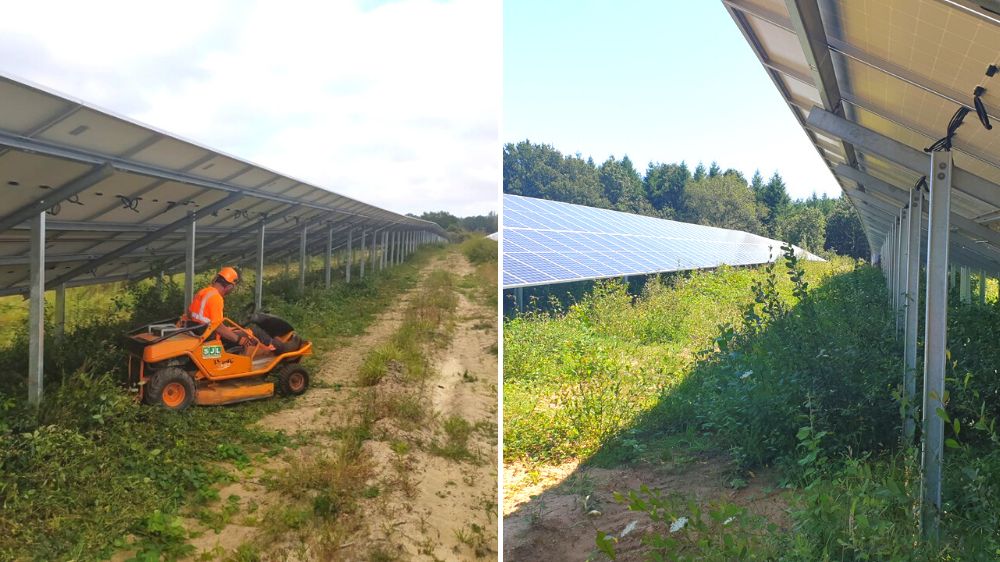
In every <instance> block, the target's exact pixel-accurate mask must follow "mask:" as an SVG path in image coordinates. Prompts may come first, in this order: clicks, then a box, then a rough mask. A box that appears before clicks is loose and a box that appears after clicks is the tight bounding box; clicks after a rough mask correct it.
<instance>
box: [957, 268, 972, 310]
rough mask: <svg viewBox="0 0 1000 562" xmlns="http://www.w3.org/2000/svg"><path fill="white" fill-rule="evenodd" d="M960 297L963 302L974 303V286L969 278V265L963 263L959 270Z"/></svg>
mask: <svg viewBox="0 0 1000 562" xmlns="http://www.w3.org/2000/svg"><path fill="white" fill-rule="evenodd" d="M958 279H959V299H960V300H961V302H962V304H972V287H971V282H970V281H971V280H970V279H969V267H968V266H966V265H963V266H962V267H961V268H959V270H958Z"/></svg>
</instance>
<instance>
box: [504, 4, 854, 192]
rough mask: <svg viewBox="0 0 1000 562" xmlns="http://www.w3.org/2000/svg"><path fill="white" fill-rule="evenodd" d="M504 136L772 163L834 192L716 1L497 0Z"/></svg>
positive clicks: (738, 164)
mask: <svg viewBox="0 0 1000 562" xmlns="http://www.w3.org/2000/svg"><path fill="white" fill-rule="evenodd" d="M503 10H504V25H503V35H504V49H503V50H504V53H503V55H504V62H503V65H504V71H503V72H504V75H503V94H504V95H503V126H502V137H503V140H504V142H517V141H521V140H524V139H529V140H531V141H532V142H535V143H545V144H551V145H553V146H554V147H555V148H557V149H558V150H560V151H561V152H562V153H564V154H575V153H581V154H582V155H583V156H584V157H587V156H593V158H594V160H595V161H597V162H598V163H599V162H601V161H603V160H605V159H606V158H607V157H608V156H609V155H612V154H613V155H614V156H616V157H618V158H621V157H622V156H624V155H626V154H627V155H628V156H629V158H631V159H632V161H633V162H634V163H635V165H636V167H637V168H639V169H640V172H642V171H644V170H645V168H646V165H647V164H648V163H649V162H650V161H657V162H679V161H681V160H685V161H687V163H688V165H689V166H690V167H691V168H692V169H694V166H695V165H696V164H697V163H698V162H699V161H702V162H704V163H705V165H706V166H708V164H709V163H710V162H711V161H712V160H716V161H718V163H719V165H720V166H722V167H723V168H724V169H725V168H736V169H738V170H740V171H742V172H743V173H744V174H745V175H746V176H747V178H748V179H749V177H750V176H751V175H752V174H753V172H754V170H755V169H760V171H761V173H762V174H763V175H764V176H765V179H766V178H767V177H770V175H771V174H772V173H773V172H774V171H775V170H777V171H778V172H779V173H780V174H781V175H782V177H783V178H784V179H785V183H786V185H787V186H788V190H789V193H790V194H791V195H792V197H793V198H804V197H808V196H810V195H811V194H812V193H813V192H814V191H815V192H816V193H819V194H823V193H827V194H829V195H830V196H831V197H837V196H839V195H840V188H839V187H838V186H837V184H836V182H835V181H834V179H833V177H832V175H831V174H830V172H829V170H828V169H827V168H826V167H825V166H824V165H823V161H822V160H821V159H820V157H819V155H818V154H817V153H816V150H815V149H814V148H813V147H812V145H811V144H810V142H809V140H808V138H807V137H806V134H805V132H803V130H802V128H801V127H800V126H799V125H798V123H797V122H796V121H795V118H794V117H793V115H792V112H791V110H789V108H788V106H787V105H786V104H785V103H784V101H782V98H781V95H780V94H779V93H778V90H777V89H776V88H775V87H774V84H773V83H772V82H771V80H770V79H769V78H768V76H767V74H766V73H765V71H764V68H763V67H762V66H761V65H760V62H759V61H758V60H757V57H756V56H754V54H753V51H752V50H751V48H750V45H749V44H747V42H746V40H745V39H744V38H743V35H742V34H741V33H740V32H739V29H738V28H737V27H736V24H735V23H734V22H733V21H732V18H730V16H729V14H728V12H726V9H725V7H724V6H723V5H722V2H721V1H719V0H697V1H681V0H660V1H619V2H610V1H576V2H570V1H565V0H559V1H555V0H549V1H545V2H537V1H536V2H531V1H527V0H505V1H504V8H503Z"/></svg>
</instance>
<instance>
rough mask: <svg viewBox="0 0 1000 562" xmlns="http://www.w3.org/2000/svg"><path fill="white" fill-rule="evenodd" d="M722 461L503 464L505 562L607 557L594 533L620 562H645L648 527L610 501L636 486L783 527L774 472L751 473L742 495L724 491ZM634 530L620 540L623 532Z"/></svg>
mask: <svg viewBox="0 0 1000 562" xmlns="http://www.w3.org/2000/svg"><path fill="white" fill-rule="evenodd" d="M729 469H730V465H729V461H728V459H726V458H725V457H724V456H720V455H708V454H698V455H695V456H694V457H693V458H690V459H688V460H686V461H685V462H683V463H681V464H672V463H668V464H661V465H649V464H641V465H636V466H631V467H622V468H615V469H604V468H581V467H580V466H579V464H578V463H576V462H571V463H566V464H563V465H559V466H549V467H531V468H528V467H525V466H523V465H521V464H518V463H508V464H505V466H504V505H503V513H504V522H503V551H504V552H503V559H504V560H505V561H518V562H522V561H523V562H531V561H544V562H551V561H552V560H566V561H573V560H605V559H606V558H605V557H604V556H603V555H602V554H600V553H599V552H598V551H597V549H596V546H595V537H596V534H597V531H598V530H600V531H604V532H605V533H608V534H611V535H614V536H616V537H618V540H619V542H618V546H617V547H616V552H617V554H618V560H644V559H645V556H644V554H643V549H642V545H641V542H640V541H641V538H642V536H643V534H645V533H647V532H649V531H651V530H653V528H654V527H653V524H652V522H651V521H650V520H649V518H648V517H647V516H645V514H642V513H635V512H631V511H629V510H628V509H627V508H626V506H624V505H622V504H619V503H617V502H615V500H614V493H615V492H619V493H627V492H628V491H629V490H638V489H639V487H640V486H641V485H646V486H649V487H650V488H652V489H659V490H661V491H663V492H664V493H665V494H670V493H678V494H681V495H683V496H685V497H689V498H693V499H695V500H696V501H699V502H707V501H711V500H717V499H721V500H725V501H728V502H730V503H735V504H737V505H741V506H744V507H746V508H747V509H748V510H749V511H750V512H751V513H755V514H758V515H763V516H765V517H767V518H768V520H769V521H771V522H773V523H776V524H778V525H781V526H787V525H788V520H787V514H786V509H787V506H786V503H785V500H784V499H783V497H782V495H781V492H780V491H777V490H775V489H774V486H775V484H774V479H773V475H772V474H770V473H767V474H754V475H752V476H751V478H750V481H749V483H748V485H747V486H746V487H745V488H742V489H740V490H733V489H731V488H727V487H726V482H725V480H726V475H727V474H728V472H729ZM630 525H631V526H632V530H631V531H629V532H628V533H627V534H626V535H625V536H622V535H623V533H624V531H625V530H626V529H627V528H628V527H629V526H630Z"/></svg>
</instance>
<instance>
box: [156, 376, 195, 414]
mask: <svg viewBox="0 0 1000 562" xmlns="http://www.w3.org/2000/svg"><path fill="white" fill-rule="evenodd" d="M146 393H147V394H146V398H147V400H148V401H149V403H150V404H152V405H154V406H163V407H164V408H166V409H168V410H174V411H180V410H183V409H185V408H187V407H188V406H190V405H191V404H192V403H193V402H194V394H195V388H194V379H193V378H191V375H189V374H187V373H186V372H185V371H184V370H183V369H178V368H177V367H167V368H166V369H161V370H159V371H157V372H156V374H154V375H153V377H152V378H151V379H150V380H149V383H147V386H146Z"/></svg>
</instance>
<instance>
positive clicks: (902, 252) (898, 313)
mask: <svg viewBox="0 0 1000 562" xmlns="http://www.w3.org/2000/svg"><path fill="white" fill-rule="evenodd" d="M906 223H907V220H906V209H900V210H899V233H898V234H899V236H898V240H899V244H898V248H899V251H898V252H897V257H896V309H895V310H894V311H893V316H894V317H895V319H896V335H897V336H898V335H901V334H902V333H903V306H904V298H903V297H904V295H903V293H904V286H905V284H906V254H907V244H909V242H910V239H909V237H908V236H906V235H905V234H904V233H905V232H906V230H907V229H906V228H905V225H906Z"/></svg>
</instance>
